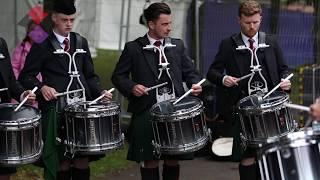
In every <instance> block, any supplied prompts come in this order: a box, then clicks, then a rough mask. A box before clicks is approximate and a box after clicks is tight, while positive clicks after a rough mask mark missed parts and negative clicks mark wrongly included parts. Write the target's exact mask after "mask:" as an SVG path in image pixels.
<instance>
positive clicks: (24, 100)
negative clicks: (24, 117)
mask: <svg viewBox="0 0 320 180" xmlns="http://www.w3.org/2000/svg"><path fill="white" fill-rule="evenodd" d="M37 89H38V87H37V86H36V87H34V88H33V89H32V91H31V93H34V92H36V90H37ZM29 96H30V94H28V95H27V96H26V97H25V98H24V99H23V100H22V101H21V103H20V104H19V105H18V106H17V107H16V108H15V109H14V111H15V112H16V111H18V109H19V108H20V107H21V106H22V105H23V104H24V103H25V102H26V101H27V100H28V98H29Z"/></svg>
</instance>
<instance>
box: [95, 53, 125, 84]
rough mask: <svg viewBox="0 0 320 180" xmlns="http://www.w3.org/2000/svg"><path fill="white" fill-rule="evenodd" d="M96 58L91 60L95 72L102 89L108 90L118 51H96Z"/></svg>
mask: <svg viewBox="0 0 320 180" xmlns="http://www.w3.org/2000/svg"><path fill="white" fill-rule="evenodd" d="M97 52H98V56H97V57H96V58H94V59H93V63H94V68H95V72H96V73H97V74H98V75H99V77H100V81H101V84H102V86H103V88H105V89H110V88H111V87H113V86H112V84H111V79H110V78H111V75H112V72H113V70H114V68H115V65H116V63H117V62H118V59H119V51H116V50H103V49H98V50H97Z"/></svg>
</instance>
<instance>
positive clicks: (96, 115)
mask: <svg viewBox="0 0 320 180" xmlns="http://www.w3.org/2000/svg"><path fill="white" fill-rule="evenodd" d="M120 112H121V110H120V108H118V109H117V110H105V111H102V110H101V111H96V112H93V111H90V112H65V114H66V115H67V116H71V117H75V118H99V117H108V116H114V115H117V114H120Z"/></svg>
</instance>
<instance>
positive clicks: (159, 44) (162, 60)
mask: <svg viewBox="0 0 320 180" xmlns="http://www.w3.org/2000/svg"><path fill="white" fill-rule="evenodd" d="M161 44H162V42H161V41H155V42H154V43H153V45H155V46H157V47H158V48H160V46H161ZM156 53H157V55H159V54H158V53H159V52H158V50H157V51H156ZM161 62H162V63H164V62H165V61H164V59H163V57H161Z"/></svg>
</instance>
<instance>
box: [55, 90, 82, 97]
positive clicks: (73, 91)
mask: <svg viewBox="0 0 320 180" xmlns="http://www.w3.org/2000/svg"><path fill="white" fill-rule="evenodd" d="M79 91H83V89H77V90H72V91H66V92H62V93H57V94H55V96H56V97H58V96H64V95H67V94H70V93H76V92H79Z"/></svg>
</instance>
